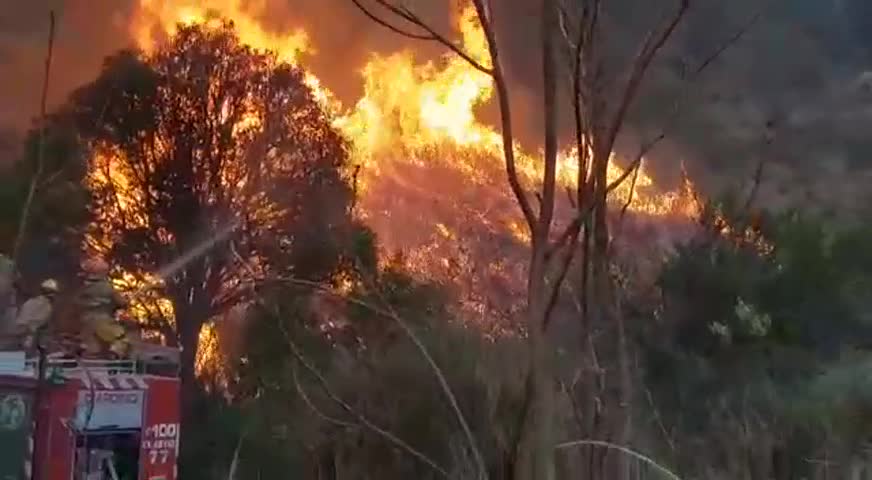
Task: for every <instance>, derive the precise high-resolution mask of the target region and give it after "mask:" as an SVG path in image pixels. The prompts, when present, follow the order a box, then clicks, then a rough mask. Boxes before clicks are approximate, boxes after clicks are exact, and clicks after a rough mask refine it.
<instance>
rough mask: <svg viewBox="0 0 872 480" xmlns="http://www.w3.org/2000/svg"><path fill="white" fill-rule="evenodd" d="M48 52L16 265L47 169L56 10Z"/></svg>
mask: <svg viewBox="0 0 872 480" xmlns="http://www.w3.org/2000/svg"><path fill="white" fill-rule="evenodd" d="M48 15H49V16H48V19H49V26H48V52H47V53H46V56H45V74H44V77H43V80H42V97H41V99H40V102H39V140H38V145H37V151H36V170H35V171H34V173H33V178H31V180H30V188H28V190H27V198H25V200H24V206H23V207H22V209H21V218H20V219H19V221H18V232H16V236H15V244H14V245H13V247H12V262H13V263H16V262H17V260H18V254H19V251H20V250H21V243H22V242H23V241H24V238H25V236H26V234H27V223H28V220H29V219H30V210H31V208H32V207H33V197H34V195H35V194H36V188H37V185H39V183H40V182H41V177H42V171H43V170H44V169H45V130H46V125H45V122H46V114H45V110H46V102H47V99H48V81H49V78H50V77H51V75H50V74H51V60H52V53H53V50H54V37H55V14H54V10H52V11H50V12H49V14H48Z"/></svg>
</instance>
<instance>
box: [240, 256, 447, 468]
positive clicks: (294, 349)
mask: <svg viewBox="0 0 872 480" xmlns="http://www.w3.org/2000/svg"><path fill="white" fill-rule="evenodd" d="M231 253H232V254H233V255H235V256H236V258H237V260H239V262H240V263H241V264H242V267H243V269H245V270H246V271H247V272H248V274H249V276H250V277H251V280H252V282H257V281H258V278H259V277H258V275H257V273H256V272H255V271H254V269H252V268H251V265H249V264H248V262H246V261H245V260H244V259H243V258H242V257H241V256H239V253H238V252H237V251H236V249H235V248H232V244H231ZM291 280H297V279H291ZM284 281H285V282H287V283H292V284H294V283H295V284H299V285H304V286H309V287H312V288H314V289H317V290H320V291H323V292H326V293H330V294H333V295H336V293H335V292H332V291H331V290H329V289H327V288H325V287H324V286H323V285H321V284H319V283H317V282H310V281H305V280H297V281H290V280H284ZM347 300H348V301H351V302H353V303H357V304H359V305H361V306H363V307H365V308H371V309H373V310H374V311H377V307H374V306H371V305H369V304H367V303H366V302H363V301H361V300H356V299H353V298H348V299H347ZM256 302H257V303H259V304H260V305H261V306H263V307H265V308H266V302H264V301H263V297H261V296H260V295H256ZM267 312H269V313H271V314H272V315H273V316H274V317H275V318H276V320H277V321H278V326H279V329H280V330H281V332H282V335H284V337H285V340H286V341H287V342H288V346H289V347H290V349H291V353H292V354H293V355H294V357H295V358H296V359H297V361H298V362H300V365H302V366H303V367H304V368H305V369H306V370H308V371H309V373H311V374H312V376H314V377H315V379H316V380H317V381H318V384H319V386H320V387H321V389H322V390H323V391H324V393H325V394H326V395H327V396H328V397H329V398H330V400H332V401H333V402H334V403H336V404H337V405H339V407H340V408H342V409H343V410H345V411H346V412H347V413H349V414H350V415H353V416H354V417H355V418H357V421H358V422H360V424H361V425H363V426H365V427H366V428H369V429H370V430H372V431H373V432H375V433H377V434H379V435H381V436H382V437H384V438H385V439H387V440H388V441H389V442H391V443H393V444H395V445H397V446H398V447H400V448H401V449H403V450H405V451H406V452H407V453H409V454H410V455H412V456H413V457H415V458H417V459H418V460H420V461H421V462H423V463H424V464H426V465H427V466H429V467H430V468H432V469H433V470H435V471H437V472H439V473H440V474H442V476H443V477H446V478H448V477H449V474H448V471H447V470H445V469H444V468H442V467H440V466H439V464H437V463H436V462H435V461H433V460H431V459H430V458H429V457H427V456H426V455H424V454H423V453H421V452H420V451H418V450H417V449H415V448H414V447H412V446H411V445H409V444H408V443H406V442H404V441H403V440H402V439H400V438H399V437H397V436H396V435H394V434H393V433H391V432H389V431H387V430H385V429H383V428H381V427H379V426H378V425H376V424H374V423H372V422H371V421H370V420H369V419H368V418H366V417H365V416H364V415H363V414H362V413H360V412H358V411H357V410H355V409H354V408H353V407H352V406H351V405H349V404H348V403H347V402H345V401H344V400H342V398H340V397H339V396H338V395H337V394H336V393H335V392H333V389H332V388H331V387H330V383H329V382H328V381H327V379H326V378H325V377H324V375H323V374H322V373H321V372H320V371H319V370H318V368H317V367H315V365H314V364H312V363H311V362H309V360H308V359H307V358H306V356H305V355H304V354H303V351H302V349H301V348H300V347H299V345H297V344H296V342H294V340H293V338H291V336H290V335H289V334H288V332H287V330H286V329H285V327H284V325H283V324H282V321H281V316H280V315H279V312H278V311H276V309H275V308H272V309H267Z"/></svg>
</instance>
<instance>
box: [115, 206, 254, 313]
mask: <svg viewBox="0 0 872 480" xmlns="http://www.w3.org/2000/svg"><path fill="white" fill-rule="evenodd" d="M239 225H240V222H239V220H234V221H233V222H230V223H229V224H228V225H226V226H225V227H223V228H221V229H220V230H218V231H217V232H216V233H215V235H213V236H212V237H210V238H207V239H205V240H203V241H202V242H200V243H198V244H197V245H195V246H194V247H193V248H191V249H190V250H188V251H187V252H185V253H183V254H182V255H179V257H178V258H176V259H175V260H173V261H172V262H170V263H168V264H166V265H164V266H163V267H161V268H160V269H158V271H156V272H154V276H155V279H154V280H153V281H151V282H148V283H146V284H145V285H143V286H141V287H140V288H138V289H136V290H134V291H133V292H132V293H131V295H130V298H136V297H138V296H139V295H142V294H143V293H145V292H146V291H148V290H149V289H151V288H153V287H155V286H157V285H159V284H161V283H163V282H164V281H165V280H166V279H168V278H171V277H172V276H173V275H175V273H176V272H178V271H179V270H181V269H183V268H184V267H185V266H186V265H188V264H189V263H191V262H192V261H194V260H196V259H197V258H199V257H200V256H202V255H204V254H205V253H206V252H208V251H209V250H211V249H212V248H213V247H214V246H215V245H217V244H218V243H220V242H223V241H224V240H226V239H227V237H229V236H230V235H231V234H232V233H233V232H234V231H235V230H236V229H237V228H238V227H239Z"/></svg>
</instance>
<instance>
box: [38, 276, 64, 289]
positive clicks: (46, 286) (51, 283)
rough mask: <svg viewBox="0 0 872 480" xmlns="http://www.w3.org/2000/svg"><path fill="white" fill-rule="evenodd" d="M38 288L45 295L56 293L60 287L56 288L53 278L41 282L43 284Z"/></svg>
mask: <svg viewBox="0 0 872 480" xmlns="http://www.w3.org/2000/svg"><path fill="white" fill-rule="evenodd" d="M39 288H40V289H41V290H42V291H43V292H45V293H57V292H58V291H60V286H58V282H57V280H55V279H53V278H49V279H47V280H43V282H42V283H40V284H39Z"/></svg>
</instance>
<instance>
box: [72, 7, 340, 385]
mask: <svg viewBox="0 0 872 480" xmlns="http://www.w3.org/2000/svg"><path fill="white" fill-rule="evenodd" d="M65 114H66V115H67V117H68V118H71V119H72V121H74V122H75V124H76V126H77V128H78V132H79V134H80V136H81V138H82V140H83V143H84V145H85V146H86V147H87V148H88V150H89V153H90V156H89V164H88V178H87V184H88V187H89V190H90V192H91V195H92V197H93V200H92V202H91V205H90V206H91V212H92V214H93V215H94V217H95V218H96V221H95V222H93V223H92V224H91V227H92V228H91V230H90V231H89V232H88V245H89V247H90V248H91V249H92V251H93V253H95V254H98V255H102V256H105V257H106V258H107V259H108V260H109V261H110V262H111V263H112V265H113V266H114V267H115V269H116V270H115V272H116V273H117V274H119V275H121V274H122V273H123V274H126V275H132V276H133V278H134V280H130V279H129V278H125V280H127V281H128V283H131V284H132V285H131V287H132V288H136V289H139V288H142V287H144V286H147V285H148V284H149V283H150V282H153V281H154V275H158V274H163V275H164V278H163V279H162V280H163V281H164V282H163V289H162V291H161V294H162V295H166V296H167V297H168V298H169V299H170V301H171V302H172V307H173V308H172V312H171V314H172V315H173V318H169V319H164V322H163V323H162V326H163V327H164V328H163V329H162V330H161V333H163V334H164V335H165V336H166V337H167V341H169V342H170V343H178V344H180V345H182V346H183V347H184V348H183V359H182V373H183V377H184V378H185V382H186V383H187V384H190V383H191V382H192V379H193V365H194V359H195V358H196V354H197V348H198V341H199V334H200V331H201V329H202V327H203V325H204V324H205V323H206V322H208V321H210V320H212V319H214V318H216V317H217V316H219V315H221V314H223V313H225V312H227V311H228V310H229V309H230V308H232V307H234V306H236V305H239V304H240V303H242V302H244V301H246V299H247V297H248V295H249V293H250V291H251V289H250V285H249V283H248V281H247V280H246V278H245V277H246V275H248V273H247V272H248V271H249V269H250V270H252V271H254V272H255V274H256V275H258V276H271V275H290V274H293V275H296V276H299V277H301V278H311V279H321V278H326V277H327V276H329V275H330V274H331V273H332V272H333V270H334V269H335V267H336V265H337V263H338V261H339V257H340V251H341V250H342V249H343V248H344V246H343V245H344V240H343V238H344V237H345V235H346V233H345V232H347V231H348V230H349V229H350V215H349V208H348V206H349V204H350V201H351V191H350V189H349V187H348V185H346V183H345V181H344V179H343V178H342V171H341V170H342V168H343V166H344V165H345V162H346V161H347V157H348V153H347V146H346V144H345V142H344V140H343V139H342V137H341V136H340V135H339V133H337V132H336V131H335V130H334V129H333V128H332V127H331V126H330V119H329V118H328V117H327V114H326V113H325V112H324V111H323V109H322V108H321V106H320V105H319V104H318V102H317V101H316V99H315V97H314V95H313V94H312V92H311V90H310V89H309V87H308V86H307V85H306V83H305V79H304V72H303V71H302V70H301V69H299V68H297V67H295V66H291V65H288V64H284V63H281V62H279V61H278V60H277V59H276V57H275V56H274V55H273V54H268V53H261V52H257V51H254V50H252V49H251V48H249V47H247V46H244V45H242V44H241V43H240V42H239V40H238V38H237V36H236V33H235V30H234V27H233V25H232V23H223V24H221V25H213V24H209V25H202V26H191V27H184V28H182V29H180V31H179V32H178V34H177V35H175V36H174V37H173V38H172V41H171V42H170V43H169V44H167V45H166V46H164V47H162V48H161V49H158V50H157V51H156V52H154V53H153V54H149V55H146V54H143V53H140V52H121V53H118V54H116V55H115V56H112V57H110V58H108V59H107V60H106V63H105V66H104V68H103V71H102V73H101V74H100V76H99V77H98V78H97V79H96V80H95V81H93V82H92V83H91V84H89V85H87V86H85V87H83V88H82V89H80V90H78V91H77V92H75V93H74V94H73V95H72V97H71V99H70V103H69V104H68V105H67V107H66V108H65ZM200 247H213V248H209V249H207V250H206V251H200V252H199V254H198V255H193V253H192V252H193V251H195V250H197V249H198V248H200ZM186 255H190V256H189V257H185V256H186ZM180 258H181V259H184V261H180ZM173 262H177V263H175V265H174V267H173V268H172V269H171V270H170V271H164V272H162V271H161V269H163V268H166V266H167V265H170V264H172V263H173ZM249 280H250V278H249ZM166 327H171V328H166Z"/></svg>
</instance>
